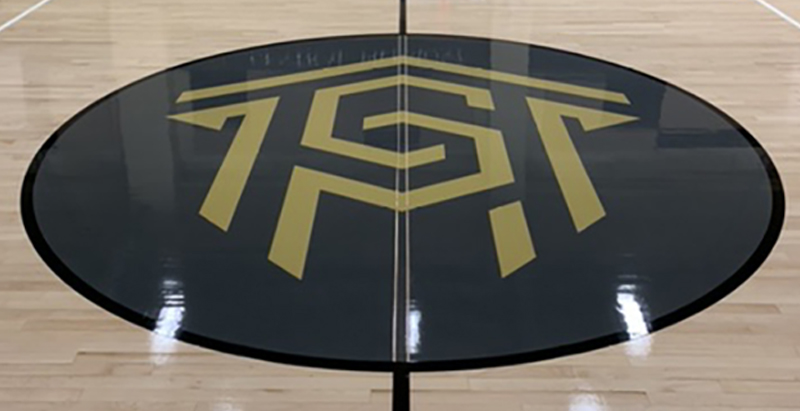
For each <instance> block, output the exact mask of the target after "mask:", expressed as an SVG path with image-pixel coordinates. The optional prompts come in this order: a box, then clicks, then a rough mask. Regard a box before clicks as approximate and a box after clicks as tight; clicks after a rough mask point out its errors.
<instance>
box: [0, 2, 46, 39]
mask: <svg viewBox="0 0 800 411" xmlns="http://www.w3.org/2000/svg"><path fill="white" fill-rule="evenodd" d="M51 1H52V0H42V1H40V2H38V3H36V4H34V5H33V6H31V7H30V8H28V9H27V10H25V11H23V12H22V13H20V14H18V15H17V17H14V18H13V19H11V20H9V21H7V22H5V23H3V25H2V26H0V33H1V32H3V30H5V29H7V28H9V27H11V26H13V25H15V24H17V22H19V21H20V20H22V19H24V18H25V17H26V16H28V15H29V14H31V13H33V12H34V11H36V10H39V9H40V8H41V7H42V6H44V5H45V4H47V3H50V2H51Z"/></svg>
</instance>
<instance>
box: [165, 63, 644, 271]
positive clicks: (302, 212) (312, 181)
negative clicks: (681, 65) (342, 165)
mask: <svg viewBox="0 0 800 411" xmlns="http://www.w3.org/2000/svg"><path fill="white" fill-rule="evenodd" d="M399 66H407V67H416V68H419V69H426V70H435V71H439V72H443V73H449V74H455V75H458V76H463V77H472V78H479V79H483V80H490V81H493V82H503V83H508V84H513V85H517V86H520V87H525V88H534V89H540V90H547V91H552V92H556V93H561V94H567V95H572V96H578V97H583V98H587V99H592V100H598V101H602V102H613V103H618V104H625V105H628V104H630V102H629V101H628V99H627V97H626V96H625V95H624V94H621V93H616V92H611V91H607V90H600V89H594V88H589V87H583V86H577V85H572V84H566V83H560V82H554V81H548V80H542V79H537V78H530V77H524V76H519V75H514V74H509V73H502V72H496V71H490V70H485V69H480V68H474V67H467V66H461V65H457V64H451V63H444V62H438V61H432V60H425V59H420V58H414V57H406V56H403V57H392V58H387V59H381V60H373V61H368V62H363V63H356V64H351V65H346V66H339V67H334V68H326V69H320V70H315V71H309V72H302V73H297V74H291V75H285V76H278V77H270V78H266V79H262V80H252V81H246V82H242V83H236V84H229V85H224V86H219V87H211V88H205V89H199V90H190V91H186V92H184V93H182V94H181V95H180V97H179V98H178V100H177V103H186V102H191V101H197V100H203V99H209V98H215V97H220V96H225V95H231V94H239V93H246V92H251V91H255V90H263V89H268V88H274V87H279V86H285V85H291V84H296V83H301V82H312V81H317V80H321V79H326V78H331V77H336V76H344V75H350V74H354V73H361V72H368V71H372V70H378V69H383V68H389V67H399ZM398 86H405V87H416V88H423V89H428V90H432V91H436V92H440V93H448V94H452V95H457V96H461V97H463V99H464V104H466V105H467V106H469V107H471V108H474V109H479V110H486V111H494V110H495V105H494V102H493V100H492V94H491V92H490V91H489V90H486V89H481V88H475V87H471V86H467V85H462V84H457V83H451V82H444V81H439V80H434V79H428V78H423V77H418V76H412V75H407V74H406V75H391V76H385V77H380V78H376V79H370V80H364V81H359V82H355V83H348V84H344V85H338V86H333V87H328V88H322V89H318V90H317V91H316V92H315V94H314V98H313V101H312V103H311V109H310V112H309V115H308V118H307V120H306V125H305V129H304V131H303V135H302V140H301V144H302V146H304V147H307V148H312V149H315V150H320V151H324V152H328V153H334V154H337V155H340V156H344V157H348V158H352V159H356V160H360V161H365V162H370V163H374V164H378V165H381V166H384V167H389V168H395V169H398V170H410V169H413V168H415V167H419V166H423V165H427V164H431V163H435V162H439V161H445V159H446V150H445V147H444V146H443V145H437V146H433V147H427V148H423V149H418V150H414V151H408V152H397V151H394V150H387V149H382V148H378V147H373V146H368V145H364V144H359V143H355V142H352V141H348V140H346V139H343V138H337V137H336V136H334V135H333V130H334V124H335V121H336V113H337V108H338V105H339V101H340V99H341V98H342V97H344V96H347V95H353V94H358V93H365V92H369V91H373V90H379V89H385V88H392V87H398ZM279 101H280V97H270V98H264V99H260V100H254V101H247V102H244V103H238V104H232V105H225V106H221V107H213V108H209V109H203V110H198V111H192V112H187V113H181V114H175V115H172V116H170V117H169V118H170V119H171V120H175V121H180V122H183V123H187V124H191V125H194V126H200V127H205V128H208V129H212V130H218V131H219V130H221V129H222V127H223V126H224V124H225V122H226V121H227V120H228V119H231V118H235V117H241V118H242V122H241V125H240V127H239V130H238V131H237V133H236V136H235V137H234V139H233V142H232V144H231V146H230V148H229V149H228V153H227V154H226V156H225V159H224V160H223V162H222V165H221V167H220V169H219V171H218V172H217V175H216V177H215V178H214V181H213V182H212V184H211V188H210V189H209V191H208V194H207V195H206V198H205V200H204V202H203V204H202V206H201V208H200V215H201V216H202V217H204V218H205V219H206V220H208V221H209V222H210V223H212V224H214V225H215V226H217V227H219V228H220V229H221V230H223V231H227V230H228V228H229V227H230V224H231V221H232V219H233V216H234V214H235V213H236V208H237V206H238V204H239V200H240V198H241V196H242V192H243V191H244V187H245V185H246V184H247V180H248V178H249V176H250V172H251V171H252V168H253V164H254V163H255V160H256V157H257V156H258V152H259V150H260V147H261V144H262V142H263V141H264V138H265V137H266V136H267V135H268V134H269V126H270V123H271V121H272V118H273V114H274V112H275V109H276V107H277V106H278V104H279ZM526 101H527V105H528V109H529V111H530V113H531V115H532V117H533V121H534V123H535V124H536V127H537V129H538V131H539V135H540V137H541V141H542V144H543V146H544V149H545V152H546V154H547V157H548V159H549V161H550V164H551V167H552V168H553V171H554V174H555V176H556V179H557V181H558V184H559V187H560V188H561V192H562V195H563V197H564V201H565V203H566V205H567V207H568V209H569V212H570V215H571V217H572V221H573V224H574V228H575V230H577V231H578V232H581V231H583V230H585V229H586V228H588V227H589V226H591V225H592V224H594V223H596V222H597V221H599V220H600V219H602V218H603V217H604V216H605V210H604V209H603V205H602V203H601V201H600V199H599V198H598V196H597V192H596V191H595V188H594V186H593V184H592V182H591V180H590V178H589V176H588V175H587V172H586V170H585V168H584V166H583V163H582V162H581V159H580V156H579V155H578V153H577V151H576V149H575V146H574V145H573V143H572V140H571V138H570V136H569V133H568V131H567V128H566V126H565V124H564V118H573V119H576V120H578V121H579V122H580V124H581V126H582V127H583V129H584V130H585V131H593V130H598V129H602V128H606V127H612V126H615V125H620V124H624V123H628V122H631V121H635V120H636V118H635V117H631V116H627V115H622V114H616V113H610V112H607V111H604V110H599V109H594V108H588V107H583V106H577V105H569V104H564V103H559V102H555V101H548V100H544V99H541V98H534V97H527V98H526ZM392 125H407V126H416V127H420V128H426V129H431V130H435V131H440V132H445V133H448V134H452V135H456V136H460V137H464V138H468V139H470V140H472V141H473V142H474V144H475V149H476V153H477V159H478V167H479V170H480V171H479V172H478V173H476V174H473V175H469V176H465V177H460V178H456V179H453V180H449V181H444V182H441V183H436V184H432V185H429V186H425V187H421V188H416V189H413V190H408V191H405V192H398V191H395V190H390V189H387V188H384V187H379V186H375V185H372V184H367V183H364V182H361V181H356V180H352V179H348V178H344V177H341V176H337V175H334V174H330V173H325V172H321V171H317V170H312V169H309V168H305V167H300V166H295V167H294V169H293V172H292V175H291V179H290V181H289V185H288V187H287V191H286V196H285V199H284V202H283V208H282V211H281V214H280V218H279V220H278V224H277V228H276V230H275V233H274V238H273V241H272V246H271V248H270V250H269V260H270V261H271V262H273V263H274V264H276V265H278V266H280V267H281V268H283V269H284V270H285V271H286V272H288V273H289V274H291V275H293V276H294V277H296V278H298V279H302V277H303V270H304V267H305V263H306V258H307V254H308V248H309V243H310V241H311V235H312V231H313V226H314V219H315V215H316V211H317V205H318V200H319V196H320V193H322V192H326V193H330V194H334V195H338V196H342V197H346V198H350V199H353V200H357V201H361V202H364V203H367V204H371V205H374V206H377V207H383V208H387V209H391V210H394V211H395V212H400V213H405V212H409V211H411V210H413V209H416V208H421V207H428V206H432V205H434V204H440V203H443V202H447V201H450V200H453V199H456V198H459V197H463V196H466V195H470V194H474V193H479V192H482V191H487V190H492V189H495V188H498V187H502V186H506V185H509V184H513V183H514V181H515V180H514V173H513V171H512V167H511V162H510V160H509V156H508V153H507V151H506V145H505V141H504V138H503V134H502V133H501V132H500V131H499V130H495V129H491V128H486V127H482V126H478V125H473V124H467V123H463V122H458V121H453V120H448V119H444V118H438V117H432V116H429V115H425V114H420V113H414V112H408V111H396V112H389V113H384V114H380V115H376V116H371V117H367V118H365V119H364V120H363V130H364V131H367V130H373V129H377V128H380V127H386V126H392ZM275 137H276V138H279V137H280V136H275ZM523 207H524V206H523V204H522V202H521V201H516V202H512V203H509V204H506V205H503V206H499V207H496V208H494V209H491V210H488V217H489V221H490V223H491V228H492V235H493V236H494V244H495V252H496V254H497V258H498V262H499V272H500V275H501V276H502V277H507V276H509V275H511V274H513V273H514V272H515V271H517V270H519V269H520V268H522V267H523V266H525V265H526V264H528V263H530V262H531V261H533V260H534V259H535V258H536V252H535V249H534V245H533V239H532V238H531V233H530V230H529V229H528V224H527V221H526V218H525V213H524V208H523Z"/></svg>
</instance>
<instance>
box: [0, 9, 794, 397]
mask: <svg viewBox="0 0 800 411" xmlns="http://www.w3.org/2000/svg"><path fill="white" fill-rule="evenodd" d="M34 3H35V2H34V1H30V2H25V1H19V0H12V1H9V2H3V3H2V5H0V19H2V21H6V20H8V19H9V18H11V17H13V16H14V15H17V14H18V13H19V12H21V11H22V10H24V9H26V8H27V7H30V6H31V5H33V4H34ZM773 4H774V5H775V6H777V7H779V8H781V9H783V10H784V11H785V12H787V13H788V14H790V15H793V16H794V17H796V18H800V8H797V7H796V6H794V5H793V4H792V2H791V1H790V0H776V1H774V2H773ZM396 23H397V2H396V1H384V0H381V1H367V0H348V1H346V2H329V1H309V0H307V1H296V2H290V3H287V2H280V1H238V0H237V1H233V2H230V1H228V2H223V1H218V0H215V1H211V0H204V1H199V2H198V1H188V0H182V1H169V2H157V1H143V0H133V1H127V2H118V1H111V0H106V1H99V0H84V1H80V0H52V2H51V3H49V4H47V5H45V6H43V7H42V8H41V9H40V10H38V11H36V12H35V13H32V14H31V15H30V16H28V17H26V18H25V19H23V20H21V21H20V22H19V23H18V24H16V25H14V26H13V27H11V28H9V29H8V30H6V31H3V32H0V112H2V115H0V193H2V196H0V242H2V243H0V409H3V410H25V411H27V410H53V411H55V410H103V411H105V410H131V411H132V410H142V411H144V410H148V411H150V410H154V411H159V410H165V411H166V410H169V411H184V410H186V411H189V410H192V411H250V410H328V411H333V410H385V409H388V407H389V398H390V394H389V389H390V385H391V381H390V378H389V377H388V375H382V374H368V373H347V372H334V371H319V370H313V369H304V368H296V367H288V366H281V365H275V364H269V363H264V362H258V361H253V360H245V359H240V358H236V357H232V356H228V355H223V354H218V353H215V352H211V351H207V350H203V349H199V348H194V347H190V346H187V345H185V344H182V343H174V342H172V341H169V340H164V339H162V338H160V337H156V336H153V335H151V334H149V333H147V332H146V331H144V330H141V329H139V328H136V327H134V326H132V325H129V324H128V323H125V322H124V321H122V320H120V319H117V318H115V317H113V316H112V315H111V314H108V313H106V312H104V311H102V310H100V309H99V308H97V307H95V306H94V305H92V304H90V303H89V302H87V301H86V300H84V299H83V298H82V297H80V296H78V295H77V294H75V293H74V292H73V291H72V290H70V289H69V288H67V287H66V286H65V285H63V284H62V283H61V282H60V281H59V280H58V279H57V277H55V276H54V275H53V274H51V273H50V270H49V269H48V268H47V267H45V266H44V265H43V263H42V262H41V261H40V259H39V258H38V256H37V255H36V254H35V252H34V251H33V249H32V247H31V245H30V244H29V242H28V239H27V237H26V236H25V233H24V230H23V228H22V224H21V222H20V215H19V205H18V204H19V191H20V185H21V181H22V177H23V175H24V172H25V169H26V168H27V166H28V163H29V161H30V159H31V157H32V156H33V154H34V153H35V151H36V150H37V148H38V147H39V146H40V145H41V144H42V143H43V142H44V140H45V139H46V138H47V137H48V136H49V135H50V134H51V133H52V132H53V130H55V128H57V127H58V126H59V125H60V124H62V123H63V122H64V121H66V120H67V119H68V118H69V117H71V116H72V115H73V114H75V113H76V112H77V111H79V110H80V109H82V108H83V107H85V106H86V105H88V104H89V103H91V102H93V101H95V100H97V99H98V98H100V97H102V96H103V95H105V94H107V93H108V92H110V91H112V90H115V89H117V88H119V87H121V86H123V85H125V84H128V83H130V82H131V81H134V80H136V79H138V78H141V77H143V76H145V75H147V74H150V73H153V72H155V71H159V70H161V69H163V68H166V67H169V66H173V65H176V64H179V63H182V62H185V61H189V60H193V59H196V58H198V57H202V56H206V55H211V54H215V53H218V52H222V51H228V50H233V49H239V48H244V47H248V46H253V45H260V44H267V43H272V42H278V41H285V40H291V39H299V38H310V37H322V36H332V35H340V34H362V33H386V32H393V31H394V30H396ZM409 30H410V31H411V32H424V33H446V34H456V35H472V36H478V37H491V38H498V39H507V40H516V41H521V42H526V43H533V44H538V45H546V46H552V47H557V48H560V49H563V50H568V51H575V52H580V53H584V54H588V55H591V56H595V57H598V58H602V59H605V60H609V61H613V62H616V63H619V64H623V65H626V66H629V67H632V68H635V69H638V70H641V71H644V72H646V73H649V74H652V75H655V76H657V77H660V78H662V79H664V80H667V81H669V82H671V83H673V84H676V85H678V86H681V87H683V88H685V89H688V90H690V91H692V92H694V93H696V94H698V95H699V96H701V97H703V98H704V99H706V100H708V101H709V102H711V103H712V104H714V105H716V106H718V107H719V108H721V109H722V110H724V111H725V112H727V113H728V114H730V115H731V116H733V117H734V118H735V119H737V120H738V121H739V122H741V123H742V125H744V126H745V127H746V128H747V129H749V130H750V131H751V132H752V133H753V134H754V135H755V136H756V138H757V139H758V140H759V141H760V142H761V144H762V145H763V146H764V147H765V148H766V149H767V150H768V151H769V153H770V155H771V156H772V158H773V160H774V161H775V163H776V164H777V167H778V169H779V171H780V172H781V175H782V178H783V182H784V186H785V190H786V195H787V217H786V223H785V228H784V231H783V233H782V236H781V239H780V240H779V242H778V245H777V247H776V248H775V250H774V251H773V253H772V255H771V256H770V258H769V259H768V260H767V262H766V264H765V265H764V266H763V267H762V268H761V269H760V270H759V272H758V273H757V274H756V275H755V276H754V277H753V278H752V279H751V280H750V281H748V282H747V283H746V284H745V285H744V286H742V287H741V288H740V289H738V290H737V291H736V292H734V293H733V294H732V295H731V296H729V297H728V298H727V299H725V300H724V301H723V302H722V303H720V304H718V305H716V306H714V307H712V308H711V309H709V310H707V311H705V312H703V313H701V314H699V315H697V316H695V317H692V318H691V319H689V320H687V321H685V322H683V323H680V324H678V325H676V326H673V327H671V328H669V329H667V330H664V331H661V332H659V333H657V334H655V335H653V336H651V337H650V338H646V339H642V340H638V341H634V342H631V343H628V344H623V345H619V346H616V347H612V348H609V349H604V350H600V351H595V352H591V353H588V354H582V355H578V356H574V357H568V358H562V359H557V360H552V361H547V362H544V363H537V364H531V365H523V366H515V367H507V368H500V369H487V370H480V371H472V372H463V373H446V374H425V375H418V376H415V377H414V380H413V387H414V396H413V402H414V409H416V410H423V411H424V410H430V411H433V410H437V411H438V410H445V411H446V410H467V411H473V410H474V411H477V410H489V409H490V410H495V411H500V410H526V411H533V410H570V411H612V410H662V411H667V410H670V411H678V410H701V411H703V410H705V411H711V410H714V411H720V410H789V409H800V327H799V326H800V257H798V241H797V240H796V237H798V234H797V227H796V226H797V224H798V216H797V211H796V208H797V206H796V204H800V198H798V194H797V193H798V192H800V191H798V190H800V176H798V173H799V172H800V146H798V145H797V144H795V143H793V139H795V138H796V137H797V136H798V132H797V127H798V125H799V124H798V123H800V121H799V120H797V118H798V117H797V113H798V112H800V111H799V110H800V99H799V97H800V96H799V95H798V91H797V90H798V87H800V77H798V76H797V75H795V73H796V72H799V71H798V70H800V54H798V46H800V30H798V29H797V28H795V27H793V26H792V25H790V24H789V23H787V22H786V21H784V20H781V19H780V18H779V17H777V16H776V15H775V14H774V13H772V12H770V11H768V10H767V9H766V8H764V7H762V6H761V5H759V4H758V3H757V2H755V1H750V0H741V1H722V0H715V1H712V0H699V1H697V0H694V1H688V0H676V1H669V2H665V1H653V0H599V1H588V0H580V1H578V0H570V1H564V0H549V1H535V2H525V1H479V0H462V1H433V0H418V1H413V0H412V1H410V4H409Z"/></svg>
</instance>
